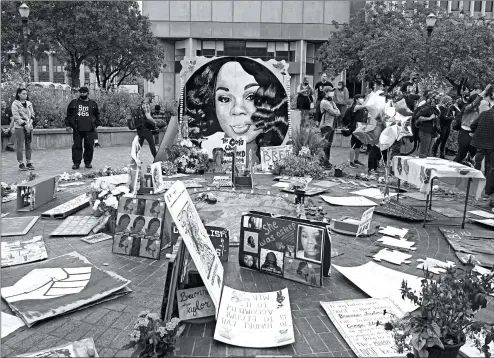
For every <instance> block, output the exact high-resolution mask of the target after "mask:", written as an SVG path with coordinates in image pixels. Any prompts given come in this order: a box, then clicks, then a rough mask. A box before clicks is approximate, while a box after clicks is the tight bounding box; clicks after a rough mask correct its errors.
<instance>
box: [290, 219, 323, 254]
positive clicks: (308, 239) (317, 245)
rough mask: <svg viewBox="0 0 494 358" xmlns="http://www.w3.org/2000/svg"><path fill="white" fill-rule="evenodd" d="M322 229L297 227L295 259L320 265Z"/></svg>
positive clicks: (304, 226)
mask: <svg viewBox="0 0 494 358" xmlns="http://www.w3.org/2000/svg"><path fill="white" fill-rule="evenodd" d="M323 237H324V231H323V229H320V228H317V227H313V226H306V225H299V226H298V230H297V254H296V255H295V256H296V258H297V259H306V260H311V261H314V262H318V263H321V256H322V240H323Z"/></svg>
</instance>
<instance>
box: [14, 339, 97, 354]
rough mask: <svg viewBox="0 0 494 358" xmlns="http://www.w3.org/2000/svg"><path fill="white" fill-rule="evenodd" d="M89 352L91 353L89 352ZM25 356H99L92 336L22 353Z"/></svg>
mask: <svg viewBox="0 0 494 358" xmlns="http://www.w3.org/2000/svg"><path fill="white" fill-rule="evenodd" d="M89 352H91V354H90V353H89ZM22 356H23V357H27V358H42V357H46V358H48V357H81V358H84V357H99V355H98V352H97V351H96V346H95V345H94V341H93V339H92V338H85V339H83V340H81V341H76V342H71V343H68V344H64V345H61V346H58V347H53V348H49V349H45V350H42V351H39V352H34V353H25V354H23V355H22Z"/></svg>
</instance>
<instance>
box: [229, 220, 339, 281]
mask: <svg viewBox="0 0 494 358" xmlns="http://www.w3.org/2000/svg"><path fill="white" fill-rule="evenodd" d="M239 264H240V266H241V267H244V268H248V269H252V270H257V271H260V272H263V273H268V274H271V275H275V276H279V277H283V278H286V279H288V280H292V281H296V282H300V283H303V284H306V285H310V286H317V287H322V283H323V280H322V278H323V276H326V277H327V276H328V275H329V270H330V267H331V237H330V235H329V229H328V224H327V223H324V222H318V221H311V220H303V219H297V218H294V217H288V216H276V217H273V216H272V215H271V214H268V213H262V212H257V211H251V212H249V213H247V214H244V215H242V222H241V229H240V249H239Z"/></svg>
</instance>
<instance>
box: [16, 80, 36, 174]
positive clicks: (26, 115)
mask: <svg viewBox="0 0 494 358" xmlns="http://www.w3.org/2000/svg"><path fill="white" fill-rule="evenodd" d="M34 116H35V114H34V109H33V104H32V103H31V102H29V100H28V96H27V89H25V88H18V89H17V92H16V94H15V101H14V102H12V118H13V120H14V131H15V137H16V141H17V161H18V162H19V170H34V167H33V164H32V163H31V152H32V150H31V142H32V140H33V126H34V124H33V121H34ZM24 148H25V151H26V164H25V165H24Z"/></svg>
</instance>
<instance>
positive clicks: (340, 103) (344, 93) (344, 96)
mask: <svg viewBox="0 0 494 358" xmlns="http://www.w3.org/2000/svg"><path fill="white" fill-rule="evenodd" d="M349 99H350V95H349V94H348V89H347V88H346V87H345V84H344V83H343V81H340V82H338V86H337V87H336V90H335V91H334V103H335V104H336V106H337V107H338V109H339V110H340V113H341V114H340V115H339V116H338V117H337V118H336V127H335V128H341V119H342V118H343V116H344V115H345V112H346V106H347V104H348V100H349Z"/></svg>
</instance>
